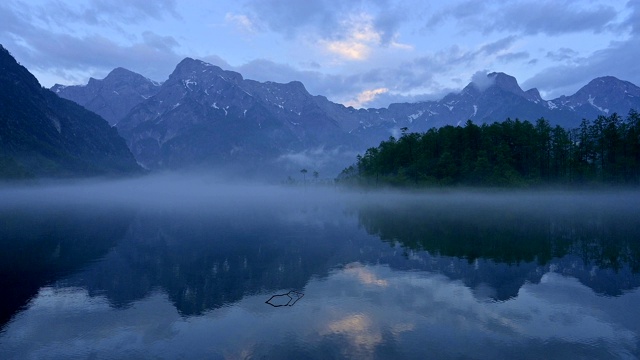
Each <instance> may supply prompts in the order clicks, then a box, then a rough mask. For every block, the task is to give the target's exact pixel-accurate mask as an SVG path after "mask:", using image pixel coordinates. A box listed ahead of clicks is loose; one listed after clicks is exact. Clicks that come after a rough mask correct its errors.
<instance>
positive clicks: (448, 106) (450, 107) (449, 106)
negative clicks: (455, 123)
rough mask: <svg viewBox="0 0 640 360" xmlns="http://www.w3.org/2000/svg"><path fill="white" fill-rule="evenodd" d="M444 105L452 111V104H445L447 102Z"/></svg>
mask: <svg viewBox="0 0 640 360" xmlns="http://www.w3.org/2000/svg"><path fill="white" fill-rule="evenodd" d="M444 106H446V107H447V109H449V111H453V106H451V105H447V104H445V105H444Z"/></svg>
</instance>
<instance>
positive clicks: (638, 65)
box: [522, 37, 640, 98]
mask: <svg viewBox="0 0 640 360" xmlns="http://www.w3.org/2000/svg"><path fill="white" fill-rule="evenodd" d="M637 49H640V37H635V38H631V39H629V40H627V41H620V42H612V43H611V44H610V46H609V47H608V48H606V49H602V50H599V51H596V52H594V53H593V54H591V55H589V56H586V57H584V58H580V59H579V61H575V62H571V63H569V64H564V65H557V66H551V67H548V68H546V69H544V70H542V71H540V72H538V73H537V74H535V75H534V76H532V77H531V78H530V79H528V80H526V81H524V82H523V84H522V85H523V88H532V87H536V88H538V89H539V90H540V91H541V92H543V93H544V94H545V97H546V98H555V97H558V96H560V95H570V94H573V93H574V92H575V91H577V90H578V89H579V88H580V87H582V86H584V85H586V84H587V82H589V81H590V80H591V79H593V78H595V77H599V76H608V75H610V76H615V77H617V78H619V79H621V80H626V81H630V82H632V83H634V84H640V62H639V61H638V50H637Z"/></svg>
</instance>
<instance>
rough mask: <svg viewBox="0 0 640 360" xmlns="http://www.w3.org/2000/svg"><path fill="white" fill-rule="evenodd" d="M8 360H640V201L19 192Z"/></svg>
mask: <svg viewBox="0 0 640 360" xmlns="http://www.w3.org/2000/svg"><path fill="white" fill-rule="evenodd" d="M0 246H1V248H2V251H1V252H0V288H1V289H2V292H1V299H0V359H48V358H52V359H72V358H92V359H93V358H96V359H105V358H106V359H137V358H160V359H163V358H166V359H175V358H188V359H195V358H206V359H245V358H268V359H314V358H317V359H331V358H338V359H340V358H359V359H370V358H373V359H403V358H406V359H425V358H443V359H446V358H455V359H461V358H462V359H464V358H472V359H497V358H509V359H542V358H545V359H551V358H557V359H591V358H594V359H610V358H621V359H634V358H638V357H640V290H639V287H640V192H638V191H609V192H588V191H582V192H571V193H562V192H530V193H525V192H503V191H484V192H481V191H475V192H473V191H466V192H465V191H445V192H430V193H422V194H418V193H404V194H403V193H379V192H345V191H340V190H338V189H333V188H322V189H314V188H311V187H307V188H283V187H278V186H249V185H233V186H231V185H224V184H222V183H219V182H216V181H214V180H211V179H208V180H207V179H200V180H185V179H177V178H168V179H162V180H157V181H152V180H132V181H120V182H115V181H114V182H106V183H80V184H76V185H74V186H66V185H56V184H51V185H48V186H42V187H13V188H4V189H0Z"/></svg>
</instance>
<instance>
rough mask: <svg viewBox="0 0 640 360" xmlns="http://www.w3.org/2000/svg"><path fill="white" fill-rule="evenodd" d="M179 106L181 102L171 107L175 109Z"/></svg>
mask: <svg viewBox="0 0 640 360" xmlns="http://www.w3.org/2000/svg"><path fill="white" fill-rule="evenodd" d="M178 106H180V103H177V104H175V105H173V106H172V107H171V110H173V109H175V108H177V107H178Z"/></svg>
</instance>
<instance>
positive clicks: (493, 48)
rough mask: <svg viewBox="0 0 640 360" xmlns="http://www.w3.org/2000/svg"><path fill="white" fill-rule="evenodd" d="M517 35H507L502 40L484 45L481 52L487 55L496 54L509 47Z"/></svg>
mask: <svg viewBox="0 0 640 360" xmlns="http://www.w3.org/2000/svg"><path fill="white" fill-rule="evenodd" d="M516 39H517V37H516V36H513V35H512V36H507V37H505V38H502V39H500V40H497V41H494V42H492V43H489V44H486V45H483V46H482V47H481V48H480V50H479V52H482V53H485V54H487V55H493V54H496V53H498V52H500V51H502V50H506V49H508V48H509V47H510V46H511V45H513V43H514V42H515V41H516Z"/></svg>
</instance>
